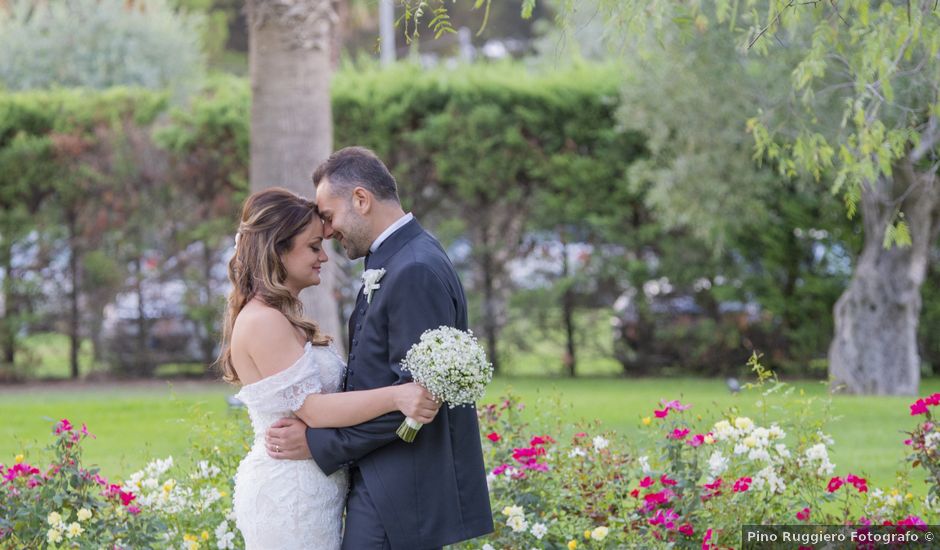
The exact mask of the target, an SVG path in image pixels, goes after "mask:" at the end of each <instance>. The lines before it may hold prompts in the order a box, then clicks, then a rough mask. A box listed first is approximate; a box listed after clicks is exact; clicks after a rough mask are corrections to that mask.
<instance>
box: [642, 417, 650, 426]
mask: <svg viewBox="0 0 940 550" xmlns="http://www.w3.org/2000/svg"><path fill="white" fill-rule="evenodd" d="M650 422H652V419H650V417H648V416H644V417H643V425H644V426H649V425H650Z"/></svg>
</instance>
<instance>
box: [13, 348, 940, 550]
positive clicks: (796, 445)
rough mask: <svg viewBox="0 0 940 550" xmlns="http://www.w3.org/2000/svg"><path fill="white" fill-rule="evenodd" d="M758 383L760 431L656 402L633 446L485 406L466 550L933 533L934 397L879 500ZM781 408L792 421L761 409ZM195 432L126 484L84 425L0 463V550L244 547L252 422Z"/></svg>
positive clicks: (777, 388) (730, 416) (512, 401)
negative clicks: (91, 448)
mask: <svg viewBox="0 0 940 550" xmlns="http://www.w3.org/2000/svg"><path fill="white" fill-rule="evenodd" d="M755 366H756V368H759V365H755ZM760 380H761V383H760V384H759V385H758V388H757V389H758V391H759V394H758V396H757V397H758V399H759V400H760V402H761V407H762V409H761V412H760V413H759V414H757V415H754V418H757V419H758V420H754V418H751V417H748V416H744V415H741V414H739V413H738V412H737V411H736V410H734V409H730V410H725V411H715V412H714V413H712V414H709V412H708V411H707V410H700V409H703V407H699V405H697V404H693V403H684V402H682V401H681V400H675V399H673V400H668V401H666V400H664V401H661V402H659V403H658V404H657V403H651V407H650V412H649V415H648V416H647V417H645V418H642V419H638V421H639V424H640V426H641V435H640V436H639V437H637V438H632V439H631V440H629V441H628V440H626V439H625V438H622V437H617V436H616V435H615V434H612V433H609V432H605V431H603V430H602V427H601V426H600V424H599V423H597V422H594V423H588V424H583V425H578V426H572V425H570V423H568V421H567V418H569V417H570V416H571V415H568V414H564V413H563V411H561V409H563V407H562V406H561V404H558V405H557V406H556V407H553V408H552V412H553V413H554V417H553V420H551V421H547V422H541V423H539V424H538V425H537V426H535V425H531V424H529V423H527V422H525V421H524V420H523V409H524V405H523V404H522V403H521V402H519V400H518V399H516V398H515V397H513V396H511V395H510V396H507V397H505V398H503V399H501V400H500V401H499V402H498V403H496V404H490V405H485V406H481V407H480V408H479V409H478V412H479V418H480V426H481V434H482V436H483V445H484V453H485V459H486V464H487V467H488V469H489V471H488V476H487V482H488V484H489V487H490V497H491V503H492V506H493V512H494V516H495V518H494V519H495V523H496V531H495V532H494V533H493V534H491V535H489V536H487V537H484V538H482V539H476V540H474V541H470V542H467V543H464V544H462V545H460V546H461V547H466V548H474V549H479V548H484V549H488V550H495V549H500V550H504V549H513V550H515V549H518V548H545V549H552V550H555V549H573V548H585V549H586V548H625V547H642V548H657V547H674V548H696V549H699V548H701V549H703V550H706V549H710V548H725V547H736V546H739V545H740V526H741V525H742V524H789V525H794V524H827V525H832V524H856V525H857V524H862V525H891V526H894V527H892V528H896V529H899V530H902V531H903V530H905V529H915V528H918V527H919V526H923V525H924V524H925V523H930V524H933V523H936V522H937V519H938V514H937V511H938V510H937V506H936V503H937V502H938V501H937V498H938V493H940V491H938V487H940V449H938V446H940V426H938V425H937V424H936V423H935V422H934V420H933V418H932V408H933V407H935V406H938V405H940V394H935V395H932V396H929V397H925V398H922V399H918V400H917V401H916V402H914V403H913V404H912V405H911V415H912V417H915V418H916V419H917V424H916V425H915V426H914V428H913V429H912V431H911V432H909V438H908V439H907V440H906V441H904V443H905V444H906V445H907V446H908V447H909V448H910V455H909V457H908V463H907V466H906V467H904V468H903V469H902V470H901V475H899V477H898V478H897V480H896V483H895V484H894V486H891V487H881V488H879V487H875V486H873V485H872V484H871V483H870V482H869V481H868V479H867V476H866V475H865V473H864V472H861V471H845V470H841V469H839V468H838V465H836V464H833V463H832V461H831V460H830V458H829V457H830V451H831V449H832V447H833V440H832V438H831V437H830V436H829V435H828V434H827V433H825V431H824V430H823V427H824V425H823V421H809V420H808V418H810V415H809V413H808V412H807V411H811V410H812V409H813V408H814V407H817V406H818V405H819V403H817V402H816V401H815V399H814V398H805V397H804V396H801V395H795V394H794V393H795V392H793V391H792V389H791V388H788V387H787V386H786V385H785V384H782V383H780V382H777V381H776V380H775V379H771V380H768V379H767V377H766V376H764V375H762V376H761V377H760ZM771 394H781V395H782V397H783V401H785V402H787V403H789V405H790V406H791V409H792V411H791V412H785V411H776V410H770V409H769V408H767V402H768V401H769V397H770V395H771ZM814 416H815V415H814ZM921 417H923V418H921ZM192 426H194V427H193V428H191V429H192V430H193V438H192V439H193V442H194V443H193V447H192V453H191V456H189V457H186V458H188V460H186V461H184V463H180V462H177V461H176V460H174V458H173V457H167V458H164V459H158V460H154V461H152V462H151V463H150V464H148V465H147V466H145V467H144V468H143V469H142V470H140V471H139V472H135V473H133V474H131V475H130V476H128V477H127V479H126V480H124V481H123V482H117V481H115V480H109V479H107V478H105V477H104V476H103V475H102V474H101V473H100V472H98V470H97V469H95V468H91V467H87V466H86V465H83V464H82V461H81V458H82V444H83V442H85V441H86V440H87V438H90V437H94V436H93V435H92V434H90V433H89V432H88V429H87V428H86V427H85V426H84V425H82V426H80V427H76V426H74V425H73V424H72V423H71V422H69V421H68V420H61V421H59V422H56V423H55V424H54V426H53V441H52V444H51V445H50V449H51V450H52V456H53V459H52V460H51V463H50V464H49V465H47V466H45V467H40V466H38V465H34V464H31V463H30V462H29V461H27V460H26V457H24V456H22V455H19V456H17V457H15V458H14V460H13V462H12V464H9V465H6V466H4V465H2V464H0V494H2V496H3V498H2V499H0V548H8V547H9V548H31V549H32V548H95V549H98V548H184V549H189V550H193V549H197V548H219V549H229V548H242V547H243V542H242V539H241V536H240V535H239V534H238V532H237V529H236V528H235V525H234V521H233V519H232V516H231V494H232V488H233V487H232V486H233V476H234V473H235V470H236V468H237V465H238V463H239V461H240V460H241V458H242V457H243V456H244V453H245V452H246V451H247V447H246V442H248V441H250V437H249V435H248V433H249V432H248V427H247V424H246V423H245V422H244V418H241V419H240V421H239V422H232V421H231V419H230V418H227V419H226V421H225V422H224V423H219V422H218V419H215V418H211V417H208V416H207V417H206V418H205V419H204V421H202V422H194V423H193V424H192ZM899 444H900V443H899ZM186 464H192V466H187V465H186ZM902 466H903V465H902ZM912 468H924V470H925V471H926V472H927V474H928V477H927V482H928V486H929V493H928V496H927V497H926V498H924V499H920V498H914V497H913V495H912V494H911V492H910V483H909V481H908V480H907V475H906V474H907V473H909V472H911V471H912Z"/></svg>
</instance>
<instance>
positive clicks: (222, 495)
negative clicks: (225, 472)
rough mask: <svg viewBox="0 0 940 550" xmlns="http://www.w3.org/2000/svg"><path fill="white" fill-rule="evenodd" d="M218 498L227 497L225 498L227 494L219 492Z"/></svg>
mask: <svg viewBox="0 0 940 550" xmlns="http://www.w3.org/2000/svg"><path fill="white" fill-rule="evenodd" d="M219 496H220V497H227V496H228V493H226V492H225V491H219Z"/></svg>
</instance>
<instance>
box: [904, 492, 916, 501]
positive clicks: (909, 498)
mask: <svg viewBox="0 0 940 550" xmlns="http://www.w3.org/2000/svg"><path fill="white" fill-rule="evenodd" d="M904 498H906V499H907V500H911V499H912V498H914V495H912V494H910V493H908V494H906V495H904Z"/></svg>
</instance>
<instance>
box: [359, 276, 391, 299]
mask: <svg viewBox="0 0 940 550" xmlns="http://www.w3.org/2000/svg"><path fill="white" fill-rule="evenodd" d="M383 275H385V269H367V270H365V271H364V272H363V273H362V292H363V293H364V294H365V295H366V303H367V304H371V303H372V293H373V292H375V291H376V290H378V289H379V287H380V286H382V285H380V284H379V281H380V280H381V279H382V276H383Z"/></svg>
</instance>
